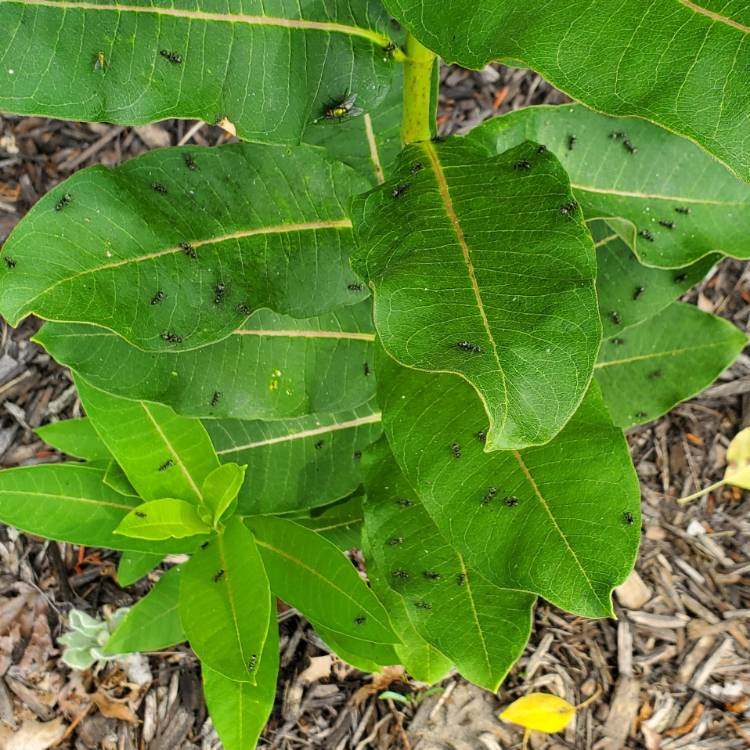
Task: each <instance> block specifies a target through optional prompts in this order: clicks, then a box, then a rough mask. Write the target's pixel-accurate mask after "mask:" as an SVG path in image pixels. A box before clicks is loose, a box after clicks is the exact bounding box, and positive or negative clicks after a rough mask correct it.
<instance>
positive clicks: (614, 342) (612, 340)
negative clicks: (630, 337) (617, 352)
mask: <svg viewBox="0 0 750 750" xmlns="http://www.w3.org/2000/svg"><path fill="white" fill-rule="evenodd" d="M610 341H611V342H612V343H613V344H614V345H615V346H622V345H623V344H624V343H625V339H618V338H614V339H610Z"/></svg>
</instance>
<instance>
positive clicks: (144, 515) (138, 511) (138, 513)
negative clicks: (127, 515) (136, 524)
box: [135, 510, 146, 518]
mask: <svg viewBox="0 0 750 750" xmlns="http://www.w3.org/2000/svg"><path fill="white" fill-rule="evenodd" d="M135 515H136V516H138V518H145V517H146V514H145V513H144V512H143V511H142V510H136V511H135Z"/></svg>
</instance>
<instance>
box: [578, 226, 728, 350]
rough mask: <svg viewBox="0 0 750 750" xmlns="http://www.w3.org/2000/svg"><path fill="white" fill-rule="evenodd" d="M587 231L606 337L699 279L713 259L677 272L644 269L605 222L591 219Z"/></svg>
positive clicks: (660, 307) (648, 314)
mask: <svg viewBox="0 0 750 750" xmlns="http://www.w3.org/2000/svg"><path fill="white" fill-rule="evenodd" d="M591 233H592V235H593V237H594V240H595V244H596V261H597V266H598V273H597V277H596V290H597V292H598V296H599V314H600V316H601V319H602V327H603V329H604V336H605V337H606V338H609V337H615V338H617V337H618V335H619V334H620V333H622V332H623V331H624V330H626V329H628V328H630V327H631V326H634V325H638V324H639V323H642V322H643V321H644V320H648V319H649V318H651V317H653V316H654V315H656V314H657V313H659V312H661V311H662V310H663V309H664V308H666V307H668V306H669V305H670V304H671V303H672V302H674V301H675V300H676V299H677V298H678V297H679V296H680V295H681V294H683V293H684V292H686V291H687V290H688V289H689V288H690V287H691V286H693V285H694V284H696V283H697V282H698V281H700V280H701V279H702V278H703V277H704V276H705V275H706V274H707V273H708V271H709V269H710V268H711V266H712V265H713V264H714V262H715V261H716V259H717V256H715V255H711V256H708V257H706V258H703V259H701V260H699V261H698V262H697V263H694V264H693V265H692V266H688V267H687V268H683V269H680V270H678V271H670V270H663V269H660V268H648V267H646V266H644V265H642V264H640V263H639V262H638V260H637V258H636V257H635V255H633V253H632V252H631V250H630V248H629V247H628V246H627V245H626V244H625V243H624V242H623V241H622V240H621V239H620V238H619V237H618V236H617V235H616V234H613V232H612V230H611V229H609V227H608V225H607V224H605V222H603V221H593V222H591ZM604 347H605V348H606V344H605V345H604Z"/></svg>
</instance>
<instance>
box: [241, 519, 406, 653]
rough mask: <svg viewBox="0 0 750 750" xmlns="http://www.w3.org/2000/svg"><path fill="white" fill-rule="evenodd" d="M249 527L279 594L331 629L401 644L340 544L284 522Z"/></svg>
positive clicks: (269, 521) (268, 521)
mask: <svg viewBox="0 0 750 750" xmlns="http://www.w3.org/2000/svg"><path fill="white" fill-rule="evenodd" d="M246 523H247V525H248V527H249V528H250V530H251V531H252V532H253V534H254V535H255V541H256V544H257V545H258V550H259V551H260V554H261V557H262V558H263V564H264V565H265V568H266V571H267V573H268V578H269V580H270V582H271V589H272V591H273V593H274V594H276V596H278V597H279V598H280V599H283V600H284V601H285V602H287V604H289V605H291V606H292V607H296V608H297V609H298V610H299V611H300V612H302V614H303V615H305V617H307V618H308V619H310V620H312V621H314V622H317V623H320V625H321V626H322V627H324V628H326V629H328V630H332V631H334V632H336V633H341V634H342V635H345V636H349V637H352V638H359V639H360V640H363V641H372V642H374V643H398V641H399V639H398V637H397V636H396V635H395V634H394V633H393V631H392V630H391V626H390V623H389V621H388V614H387V613H386V611H385V609H383V606H382V605H381V604H380V602H379V601H378V600H377V599H376V598H375V596H374V595H373V593H372V592H371V591H370V589H369V588H368V587H367V586H366V585H365V583H364V582H363V581H362V579H361V578H360V577H359V575H358V573H357V571H356V570H355V569H354V566H353V565H352V564H351V562H350V561H349V560H348V559H347V558H346V557H345V556H344V555H343V554H342V553H341V552H340V551H339V550H338V549H337V548H336V546H335V545H333V544H332V543H331V542H329V541H327V540H326V539H324V538H323V537H322V536H320V535H319V534H316V533H315V532H314V531H310V530H308V529H306V528H304V527H302V526H300V525H299V524H296V523H293V522H292V521H287V520H285V519H282V518H272V517H270V516H269V517H264V516H252V517H250V518H247V519H246Z"/></svg>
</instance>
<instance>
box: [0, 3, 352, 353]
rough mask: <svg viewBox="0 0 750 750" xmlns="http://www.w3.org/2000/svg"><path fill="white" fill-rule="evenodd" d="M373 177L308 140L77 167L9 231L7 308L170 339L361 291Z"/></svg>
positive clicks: (193, 341)
mask: <svg viewBox="0 0 750 750" xmlns="http://www.w3.org/2000/svg"><path fill="white" fill-rule="evenodd" d="M2 7H3V6H2V5H1V4H0V8H2ZM188 159H189V161H188ZM190 165H192V167H193V168H190ZM366 186H367V182H366V181H365V180H364V179H363V178H362V177H360V176H358V175H357V174H356V173H355V172H354V171H353V170H352V169H350V168H349V167H346V166H345V165H343V164H337V163H333V162H331V161H329V160H327V159H326V158H325V157H324V156H323V155H322V154H321V153H320V152H319V151H317V150H316V149H313V148H312V147H302V146H300V147H298V148H295V149H291V150H290V149H285V148H281V147H274V146H259V145H253V144H233V145H228V146H222V147H220V148H214V149H199V148H175V149H163V150H160V151H152V152H149V153H147V154H144V155H143V156H140V157H138V158H137V159H133V160H132V161H129V162H126V163H125V164H123V165H122V166H120V167H117V168H115V169H105V168H103V167H98V166H97V167H92V168H90V169H86V170H83V171H81V172H78V173H77V174H75V175H74V176H73V177H71V178H70V179H68V180H67V181H66V182H65V183H63V184H62V185H60V186H59V187H58V188H57V189H56V190H54V191H52V192H51V193H50V194H48V195H47V196H45V197H44V198H42V199H41V200H40V201H39V203H38V204H37V205H36V206H34V208H33V209H32V210H31V211H30V212H29V214H28V215H27V216H26V217H25V218H24V219H23V221H22V222H21V223H20V224H19V225H18V226H17V227H16V229H15V230H14V232H13V234H12V235H11V236H10V237H9V238H8V240H7V241H6V242H5V245H4V250H3V254H4V257H5V259H6V261H5V263H3V264H2V267H0V300H1V302H0V312H2V314H3V316H4V317H5V318H6V319H8V320H9V321H10V322H12V323H15V322H17V321H18V320H20V319H21V318H22V317H23V316H24V315H27V314H29V313H31V312H33V313H36V314H37V315H39V316H40V317H42V318H45V319H51V320H58V321H70V322H79V323H84V322H85V323H93V324H96V325H100V326H103V327H105V328H109V329H110V330H112V331H115V332H117V333H119V334H120V335H121V336H123V337H124V338H125V339H127V340H128V341H130V342H131V343H133V344H135V345H136V346H139V347H140V348H142V349H148V350H170V351H172V350H182V349H192V348H196V347H200V346H203V345H205V344H208V343H212V342H214V341H217V340H219V339H221V338H224V337H226V336H228V335H229V334H230V333H231V332H232V331H234V330H235V329H236V328H238V327H239V326H241V325H242V323H243V322H244V321H245V319H246V318H247V316H248V315H249V314H250V312H251V311H252V310H255V309H257V308H260V307H269V308H271V309H273V310H276V311H277V312H281V313H286V314H290V315H294V316H295V317H306V316H310V315H317V314H319V313H321V312H323V311H324V310H327V309H331V308H333V307H336V306H339V305H347V304H351V303H353V302H357V301H359V300H361V299H362V298H363V297H364V296H365V295H366V293H367V292H366V290H364V289H363V288H362V285H361V284H359V283H358V282H357V281H356V279H355V278H354V276H353V274H352V272H351V270H350V269H349V266H348V262H347V256H348V254H349V252H350V250H351V244H352V233H351V229H350V226H351V222H350V219H349V216H348V210H347V207H348V204H349V200H350V197H351V195H352V194H354V193H357V192H360V191H361V190H364V189H365V188H366ZM193 256H195V257H193Z"/></svg>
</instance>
